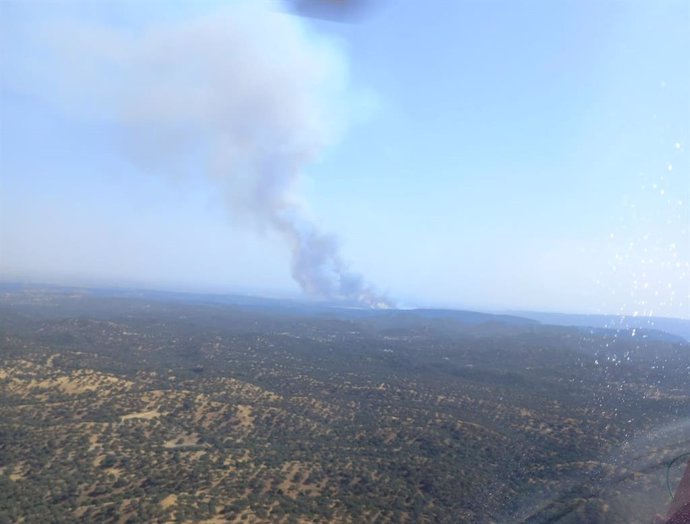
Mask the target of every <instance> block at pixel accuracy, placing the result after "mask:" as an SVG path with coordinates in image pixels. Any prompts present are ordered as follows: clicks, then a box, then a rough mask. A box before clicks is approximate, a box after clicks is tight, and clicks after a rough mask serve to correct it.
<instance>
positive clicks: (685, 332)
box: [507, 311, 690, 341]
mask: <svg viewBox="0 0 690 524" xmlns="http://www.w3.org/2000/svg"><path fill="white" fill-rule="evenodd" d="M507 313H508V314H510V315H518V316H521V317H525V318H530V319H533V320H536V321H538V322H541V323H542V324H551V325H554V326H575V327H591V328H606V329H615V330H625V331H630V330H632V329H636V330H645V331H647V332H657V333H658V332H660V331H663V332H665V333H669V334H671V335H676V336H679V337H682V338H683V339H684V340H685V341H690V320H687V319H682V318H667V317H627V316H617V315H568V314H565V313H539V312H534V311H509V312H507Z"/></svg>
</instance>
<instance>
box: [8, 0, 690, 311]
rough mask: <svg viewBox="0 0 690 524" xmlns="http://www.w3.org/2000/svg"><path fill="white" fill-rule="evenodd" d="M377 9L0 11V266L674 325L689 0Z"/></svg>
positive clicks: (679, 287) (686, 194) (492, 0)
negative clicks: (334, 12)
mask: <svg viewBox="0 0 690 524" xmlns="http://www.w3.org/2000/svg"><path fill="white" fill-rule="evenodd" d="M372 3H373V4H377V2H372ZM378 3H379V4H381V5H380V7H376V6H375V7H374V8H372V9H369V10H368V11H366V12H364V13H362V16H361V17H360V18H359V19H358V20H357V22H356V23H349V24H344V23H335V22H329V21H321V20H315V19H305V18H299V17H296V16H293V15H290V14H287V13H285V12H284V11H281V10H280V9H277V8H271V9H269V8H268V7H266V8H257V7H255V5H256V2H254V3H253V5H254V7H252V8H247V7H246V6H245V5H241V4H238V3H233V2H194V3H191V2H190V3H187V4H185V3H173V2H162V1H161V2H154V1H151V2H144V3H142V2H91V1H89V2H69V3H68V2H59V1H51V2H47V1H45V2H32V1H28V2H26V1H22V2H19V1H11V0H10V1H8V0H5V1H3V2H0V82H1V87H0V88H1V91H0V126H1V128H0V176H1V179H0V183H1V186H0V279H3V280H13V281H17V280H19V281H40V282H53V283H69V284H86V285H124V286H138V287H153V288H163V289H180V290H202V291H214V292H215V291H217V292H242V293H257V294H271V295H294V296H299V295H300V293H301V292H300V286H299V285H298V282H299V283H300V284H301V285H302V288H303V289H306V290H307V291H312V292H314V290H317V291H318V290H321V291H323V293H329V294H333V295H337V296H344V297H350V298H351V297H353V296H355V297H359V296H361V295H363V294H375V292H374V289H376V290H378V291H379V292H380V293H382V294H386V295H388V296H389V297H391V298H392V299H394V300H395V301H397V303H399V304H402V305H446V306H454V307H463V308H475V309H485V310H486V309H489V310H502V309H540V310H550V311H563V312H601V313H624V314H640V315H643V314H655V315H667V316H681V317H690V310H689V308H690V305H689V301H688V298H689V295H690V276H689V271H690V268H689V260H690V231H689V226H690V207H689V206H690V156H689V153H688V148H689V147H690V60H689V59H688V50H690V31H689V30H688V27H690V3H689V2H688V1H687V0H682V1H680V0H679V1H671V0H669V1H664V0H658V1H654V2H646V1H636V0H630V1H615V2H614V1H606V0H604V1H602V0H591V1H589V0H573V1H567V0H560V1H546V0H543V1H527V2H513V1H509V0H503V1H499V0H486V1H480V0H468V1H457V2H447V1H431V0H430V1H428V2H419V1H418V0H398V1H396V0H387V1H385V2H378ZM283 166H285V170H283V169H282V168H283ZM331 235H332V236H331ZM305 239H306V240H305ZM358 274H359V275H363V277H362V278H361V279H359V277H358V276H357V275H358ZM333 279H336V280H338V284H333V285H332V284H331V281H332V280H333ZM372 286H373V287H372ZM324 290H325V291H324ZM353 290H354V291H353ZM353 293H354V294H353Z"/></svg>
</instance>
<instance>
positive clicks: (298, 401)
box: [0, 289, 690, 523]
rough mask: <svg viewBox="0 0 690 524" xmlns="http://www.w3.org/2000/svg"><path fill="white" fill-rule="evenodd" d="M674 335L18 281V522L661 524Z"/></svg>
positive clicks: (13, 462)
mask: <svg viewBox="0 0 690 524" xmlns="http://www.w3.org/2000/svg"><path fill="white" fill-rule="evenodd" d="M667 338H668V337H666V338H665V337H659V336H656V334H654V333H651V332H650V333H644V332H637V333H635V336H632V333H631V332H624V333H615V332H612V331H605V330H597V331H592V332H590V331H587V330H582V329H581V328H564V327H552V326H543V325H539V324H537V323H534V322H530V321H526V320H524V319H519V318H514V317H491V316H488V315H479V314H470V313H459V312H443V311H409V312H400V311H389V312H362V311H354V310H336V309H328V308H316V307H313V308H307V307H301V308H300V307H297V306H295V307H290V306H289V305H285V304H264V305H261V303H259V302H247V303H244V304H240V305H230V304H221V303H211V302H207V303H203V301H202V299H199V298H198V297H197V299H196V300H194V301H192V300H191V299H187V300H182V299H179V298H177V299H175V298H170V297H169V298H165V299H164V297H150V296H149V297H146V296H142V297H127V296H119V297H118V296H114V295H108V294H106V293H92V292H83V291H80V292H67V291H55V290H40V289H14V290H13V289H5V290H4V291H3V292H2V298H1V299H0V344H1V346H0V351H1V353H0V522H41V523H44V522H51V521H52V522H70V521H91V522H143V521H148V522H150V521H153V522H166V521H172V522H175V521H178V522H179V521H187V522H191V521H200V520H207V521H209V522H225V521H235V522H242V521H246V522H331V521H345V522H369V521H376V522H490V521H498V522H502V521H515V520H527V521H529V522H550V521H556V520H558V519H561V520H560V521H562V522H597V521H600V522H648V521H649V520H650V519H651V517H652V515H653V513H654V512H655V511H662V510H663V508H664V506H665V504H666V502H667V499H666V498H664V495H663V493H664V492H663V489H664V483H663V462H664V460H667V459H668V458H669V457H670V456H672V455H673V454H674V453H677V452H678V450H683V449H684V448H683V446H686V447H687V433H684V431H685V430H686V429H687V427H686V426H683V423H684V421H685V420H686V419H687V417H688V415H690V388H689V385H688V373H689V370H690V348H689V347H688V344H687V343H685V342H683V341H682V340H676V339H673V338H671V340H668V339H667ZM663 428H666V429H663ZM679 428H680V429H679ZM684 428H685V429H684ZM674 432H675V433H674ZM678 432H680V433H681V434H684V435H685V439H686V440H685V442H683V441H682V438H681V440H678V438H677V437H676V434H677V433H678ZM641 493H644V494H647V495H648V496H649V497H650V498H649V499H644V497H640V496H639V494H641ZM657 494H658V497H657Z"/></svg>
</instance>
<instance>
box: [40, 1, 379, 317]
mask: <svg viewBox="0 0 690 524" xmlns="http://www.w3.org/2000/svg"><path fill="white" fill-rule="evenodd" d="M302 23H303V22H302V21H301V20H300V19H299V18H296V17H293V16H288V15H285V14H279V13H276V12H271V11H269V10H267V9H263V8H256V7H249V6H248V5H247V4H241V5H236V6H234V7H233V8H232V9H231V10H228V11H225V12H223V13H215V14H214V15H213V16H207V17H202V18H197V19H193V20H185V21H183V22H177V23H169V24H167V25H161V24H156V25H155V26H145V27H142V28H140V29H138V30H136V31H125V30H123V29H115V28H105V27H95V26H85V25H84V24H64V25H62V26H60V27H55V26H52V27H51V28H50V29H49V30H47V33H46V34H48V39H49V41H50V43H51V48H52V49H53V52H54V55H53V56H54V62H53V65H54V67H55V68H56V71H55V73H56V74H55V75H54V78H57V79H58V80H57V84H56V85H55V86H52V87H53V88H54V90H55V92H56V93H57V94H58V96H59V98H60V101H61V103H62V104H66V105H68V106H69V109H70V110H71V111H75V112H76V113H79V114H82V115H83V116H84V117H87V118H94V117H96V118H100V119H106V120H108V121H112V122H114V123H115V124H117V126H118V128H120V129H121V130H122V139H123V145H124V149H125V151H126V152H127V154H128V155H129V157H130V158H131V159H132V160H133V161H134V162H135V163H136V164H137V165H139V166H140V167H142V168H144V169H146V170H149V171H156V172H160V173H165V174H172V175H173V176H181V175H184V176H188V175H189V174H190V173H192V174H194V173H197V172H198V171H200V170H201V171H203V172H204V173H205V174H206V175H208V177H210V179H211V180H212V181H213V183H214V184H216V185H217V187H218V188H219V190H221V191H222V192H223V195H224V198H226V199H227V207H228V210H229V212H230V213H231V215H232V218H233V219H234V221H235V222H239V223H242V224H244V225H245V226H248V227H253V228H256V229H257V230H259V231H262V230H267V229H270V230H273V231H276V232H278V233H279V234H280V235H281V236H282V237H283V238H284V239H285V241H286V242H287V244H288V245H289V247H290V249H291V253H292V276H293V277H294V279H295V281H296V282H297V283H299V285H300V286H301V288H302V289H303V290H304V292H305V293H307V294H309V295H312V296H317V297H323V298H329V299H336V300H344V301H350V302H356V303H359V304H362V305H366V306H369V307H385V306H387V305H388V301H387V300H386V299H385V298H384V297H382V296H380V295H378V294H377V293H376V292H375V291H374V290H373V288H372V287H371V286H370V285H368V284H367V283H366V282H365V281H364V280H363V279H362V278H361V277H360V276H359V275H357V274H355V273H352V272H351V271H349V270H348V267H347V265H346V264H345V263H344V261H343V259H342V258H341V255H340V253H339V249H338V244H337V242H336V240H335V239H334V238H333V237H332V236H330V235H328V234H326V233H324V232H323V231H321V230H320V228H319V227H318V225H317V223H316V222H315V221H314V220H312V219H311V218H310V217H309V216H308V213H307V211H306V207H305V205H304V203H303V202H301V201H300V199H299V195H298V191H297V185H298V182H299V179H300V177H301V174H302V172H303V169H304V168H305V166H307V165H308V164H309V163H311V162H313V161H315V160H317V159H318V156H319V154H320V153H321V152H322V151H323V149H324V148H325V147H327V146H328V145H329V144H332V143H333V142H334V141H335V140H337V138H338V136H339V135H340V134H341V133H342V132H343V130H344V128H345V127H346V124H347V122H346V120H347V118H346V114H347V110H348V107H347V106H348V104H347V102H348V100H350V99H351V98H352V97H351V94H350V93H351V91H350V88H349V86H348V81H347V70H346V63H345V60H344V58H343V55H342V53H340V52H339V50H338V48H337V47H335V46H334V45H332V44H331V43H329V42H326V41H324V40H319V39H316V38H315V37H314V36H313V35H309V34H307V33H306V32H305V30H304V27H303V25H302ZM200 168H201V169H200Z"/></svg>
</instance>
